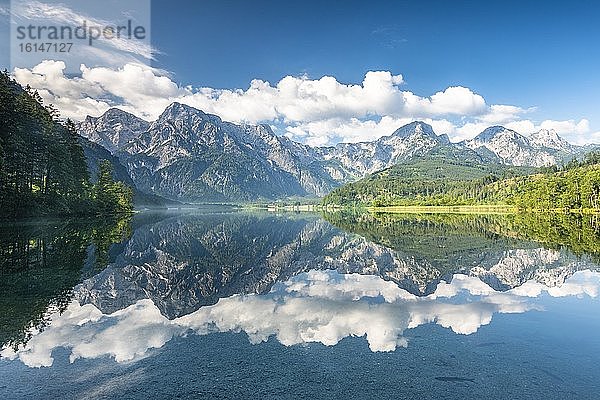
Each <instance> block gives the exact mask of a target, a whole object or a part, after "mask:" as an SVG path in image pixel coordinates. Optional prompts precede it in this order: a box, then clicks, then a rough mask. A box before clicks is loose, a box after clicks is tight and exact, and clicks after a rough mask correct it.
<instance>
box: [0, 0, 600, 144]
mask: <svg viewBox="0 0 600 400" xmlns="http://www.w3.org/2000/svg"><path fill="white" fill-rule="evenodd" d="M137 1H140V0H137ZM142 1H143V0H142ZM2 4H4V5H6V4H7V3H6V0H0V5H2ZM599 17H600V3H598V2H596V1H573V2H571V3H568V4H566V3H564V2H561V3H559V2H545V3H544V4H542V3H540V2H534V1H530V2H526V1H511V0H508V1H497V2H487V1H462V2H459V1H453V2H449V1H395V2H392V1H386V2H384V1H373V0H372V1H345V2H343V3H341V2H339V3H336V2H325V1H303V2H283V1H260V0H258V1H241V0H240V1H222V0H221V1H216V0H215V1H159V0H155V1H152V24H151V30H152V44H153V46H154V47H155V48H156V49H157V50H158V52H157V54H156V57H155V60H153V61H152V62H151V64H152V66H153V67H154V68H156V69H155V70H153V71H152V73H151V75H152V76H148V71H146V70H140V69H137V70H136V69H135V68H131V67H130V68H129V69H128V70H127V71H124V70H119V71H120V72H119V73H117V72H114V71H106V70H103V69H102V70H101V69H99V68H98V69H94V68H95V67H101V65H87V68H88V69H86V70H85V71H84V72H83V73H82V76H83V78H81V79H79V78H77V77H75V78H73V79H71V78H70V77H67V76H66V75H63V74H64V68H63V69H61V68H62V67H61V65H60V64H59V63H56V62H57V61H61V60H60V59H56V58H54V59H53V61H54V64H45V65H44V66H43V68H41V67H40V68H38V69H37V70H36V71H35V73H33V72H32V71H21V72H20V73H19V74H17V75H16V76H17V78H18V79H19V80H20V81H21V82H22V83H29V84H31V85H32V86H33V87H36V88H38V89H40V91H41V92H42V96H43V97H44V98H45V99H47V100H48V101H49V102H54V103H55V104H57V105H58V107H59V109H61V110H63V111H64V114H65V115H68V116H70V117H73V118H76V119H77V118H82V117H83V116H84V114H86V113H88V114H98V113H100V112H102V111H103V110H105V109H106V108H108V107H109V106H119V107H121V108H123V109H126V110H128V111H131V112H133V113H135V114H137V115H139V116H142V117H144V118H146V119H152V118H155V117H156V115H158V114H159V112H160V110H161V109H162V108H163V106H164V105H165V104H167V103H168V102H169V101H174V100H177V101H181V102H186V103H189V104H191V105H194V106H196V107H198V108H203V109H204V110H206V111H208V112H213V113H217V114H219V115H221V116H222V117H224V118H226V119H230V120H233V121H235V122H250V123H258V122H262V123H268V124H271V125H272V126H273V127H274V128H275V129H277V131H278V133H280V134H287V135H289V136H290V137H293V138H294V139H297V140H300V141H305V142H308V143H312V144H331V143H335V142H339V141H345V140H349V141H357V140H371V139H373V138H375V137H378V136H381V135H382V134H386V133H391V132H389V131H390V130H393V128H394V127H396V126H397V125H398V124H401V123H405V122H407V121H409V120H413V119H424V120H426V121H428V122H430V123H432V125H434V128H435V129H436V131H438V133H449V134H450V136H451V138H453V139H454V140H461V139H464V138H467V137H472V136H474V135H475V134H476V133H477V132H479V131H481V130H482V129H483V128H484V127H485V126H489V125H493V124H503V125H506V126H508V127H511V128H512V129H515V130H518V131H519V132H521V133H524V134H528V133H531V132H532V131H533V130H537V129H540V128H552V129H556V130H557V131H558V132H559V133H560V134H561V135H563V136H565V137H567V138H568V139H569V140H571V141H573V142H578V143H583V142H590V141H594V142H600V115H598V110H600V94H599V92H600V90H599V89H600V72H599V71H600V68H599V67H598V66H599V65H600V45H599V43H600V24H599V23H598V18H599ZM7 26H8V24H7V23H6V21H5V22H4V23H2V24H0V34H2V35H4V36H6V33H7V30H8V27H7ZM6 49H7V44H6V43H3V44H2V48H1V50H2V54H3V55H5V54H6V53H7V52H6V51H5V50H6ZM0 61H1V64H2V65H1V66H2V67H4V66H6V65H8V60H5V59H4V58H2V59H0ZM76 68H77V69H78V68H79V67H78V66H76ZM111 68H116V69H117V70H118V68H117V67H114V66H112V67H111ZM82 71H83V70H82ZM369 71H373V72H374V71H385V73H386V74H387V75H385V74H383V75H382V74H379V75H377V76H375V75H376V74H372V75H371V78H373V79H370V82H371V84H370V87H369V88H367V87H366V86H365V84H366V80H365V75H366V74H368V73H369ZM40 74H41V75H43V79H40V78H39V77H40ZM400 75H401V76H402V78H400V77H399V76H400ZM323 76H331V77H333V78H334V83H335V85H334V84H333V83H332V82H330V81H324V80H320V79H321V78H322V77H323ZM285 77H294V78H295V79H294V80H287V79H285ZM63 78H65V79H70V81H69V83H68V84H69V85H71V86H70V90H65V89H64V88H65V87H66V85H67V84H66V83H65V82H64V81H63ZM163 78H164V79H163ZM77 79H79V80H77ZM256 79H258V80H260V82H259V84H258V85H255V86H253V88H254V89H252V88H251V90H249V87H250V85H251V84H250V82H251V81H252V80H256ZM261 82H262V83H261ZM266 82H269V83H268V84H266ZM282 82H283V83H286V85H284V86H285V88H283V89H282V87H283V86H282ZM86 85H87V86H86ZM332 85H333V86H332ZM82 87H86V88H87V90H83V89H81V88H82ZM98 87H100V89H98ZM379 87H382V89H381V90H382V92H385V95H382V96H381V97H378V96H376V95H375V94H374V91H376V90H379V89H377V88H379ZM454 87H458V89H456V90H448V88H454ZM140 88H141V89H140ZM202 88H204V89H202ZM75 89H77V90H79V91H80V93H79V94H78V95H75V96H73V93H74V91H75ZM238 89H239V90H238ZM61 90H62V91H63V92H64V94H61ZM135 90H137V92H135ZM290 91H292V92H294V91H295V92H297V93H299V94H298V97H297V98H292V97H293V96H292V97H290V96H291V95H290ZM92 92H94V93H96V94H90V93H92ZM438 92H439V93H441V95H440V96H436V95H435V94H436V93H438ZM306 97H310V99H311V101H310V102H306V101H304V100H306ZM323 97H324V98H325V100H326V101H324V102H322V101H321V100H322V98H323ZM436 97H437V98H436ZM269 102H272V103H273V104H268V103H269ZM369 102H372V103H373V104H375V105H374V106H372V107H371V106H370V105H369ZM84 105H85V106H84ZM269 107H270V108H269ZM266 108H269V109H268V110H266ZM299 109H302V110H307V109H308V110H309V111H307V112H304V111H302V110H299Z"/></svg>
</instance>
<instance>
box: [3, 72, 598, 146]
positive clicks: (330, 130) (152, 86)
mask: <svg viewBox="0 0 600 400" xmlns="http://www.w3.org/2000/svg"><path fill="white" fill-rule="evenodd" d="M64 71H65V64H64V62H61V61H44V62H42V63H40V64H39V65H37V66H36V67H34V68H32V69H25V68H17V69H15V71H14V76H15V78H16V79H17V81H19V82H20V83H21V84H23V85H26V84H28V85H30V86H31V87H32V88H34V89H37V90H38V91H39V92H40V95H41V96H42V98H43V99H44V100H45V101H46V102H48V103H52V104H54V105H56V106H57V107H58V109H59V110H60V111H61V113H62V115H63V116H64V117H69V118H72V119H75V120H81V119H83V118H84V117H85V116H86V115H92V116H98V115H100V114H101V113H103V112H104V111H106V110H107V109H108V108H110V107H119V108H121V109H123V110H125V111H129V112H131V113H133V114H135V115H138V116H140V117H142V118H144V119H147V120H153V119H155V118H157V117H158V115H160V113H161V112H162V111H163V110H164V108H165V107H167V106H168V105H169V104H170V103H172V102H174V101H177V102H180V103H183V104H187V105H190V106H193V107H196V108H198V109H201V110H203V111H205V112H208V113H213V114H217V115H219V116H220V117H221V118H223V119H224V120H228V121H232V122H238V123H267V124H271V125H274V126H277V127H279V128H281V129H278V131H279V132H281V133H283V134H286V135H287V136H289V137H291V138H293V139H295V140H299V141H302V142H305V143H308V144H311V145H331V144H335V143H338V142H341V141H344V142H358V141H368V140H374V139H377V138H379V137H381V136H383V135H389V134H391V133H392V132H393V131H394V130H396V129H397V128H399V127H400V126H402V125H403V124H406V123H409V122H412V121H414V120H417V119H418V120H423V121H425V122H427V123H429V124H431V125H432V126H433V127H434V129H435V131H436V132H437V133H438V134H448V135H449V136H450V138H451V139H452V140H453V141H459V140H463V139H468V138H471V137H474V136H475V135H477V134H478V133H480V132H481V131H482V130H483V129H485V128H487V127H488V126H490V125H496V124H503V125H505V126H507V127H509V128H511V129H515V130H517V131H518V132H520V133H522V134H526V135H527V134H530V133H533V132H534V131H536V130H539V129H541V128H551V129H555V130H556V131H557V132H558V133H559V134H561V135H564V136H565V137H566V138H568V139H569V140H572V141H574V142H577V143H585V142H589V141H592V140H594V139H597V138H598V136H600V135H599V134H592V133H591V129H590V124H589V121H588V120H587V119H581V120H579V121H576V120H566V121H552V120H546V121H537V122H536V121H533V120H531V119H526V118H525V116H527V115H528V114H530V113H532V112H534V111H535V108H532V107H529V108H522V107H519V106H515V105H506V104H488V103H486V101H485V99H484V98H483V96H481V95H480V94H477V93H475V92H474V91H473V90H471V89H469V88H466V87H462V86H452V87H448V88H446V89H444V90H441V91H438V92H436V93H434V94H432V95H430V96H421V95H417V94H415V93H413V92H411V91H408V90H406V88H405V82H404V78H403V77H402V75H399V74H393V73H391V72H389V71H368V72H367V73H366V74H365V76H364V78H363V80H362V82H361V83H360V84H347V83H342V82H339V81H338V80H337V79H336V78H335V77H333V76H324V77H321V78H319V79H312V78H309V77H307V76H286V77H283V78H282V79H281V80H279V81H278V82H276V83H274V84H273V83H270V82H267V81H264V80H260V79H254V80H252V81H251V82H250V85H249V87H248V88H247V89H215V88H210V87H191V86H183V85H180V84H177V83H176V82H175V81H173V79H172V78H171V77H170V76H169V75H168V74H167V73H165V72H164V71H160V70H156V69H153V68H150V67H148V66H145V65H142V64H132V63H127V64H125V65H123V66H122V67H120V68H108V67H87V66H85V65H81V68H80V71H81V75H80V76H75V77H72V76H66V75H65V73H64Z"/></svg>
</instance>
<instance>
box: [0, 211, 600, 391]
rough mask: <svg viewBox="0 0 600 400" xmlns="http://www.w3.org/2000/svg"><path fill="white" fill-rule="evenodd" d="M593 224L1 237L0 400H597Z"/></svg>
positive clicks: (265, 218)
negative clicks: (202, 399) (193, 399)
mask: <svg viewBox="0 0 600 400" xmlns="http://www.w3.org/2000/svg"><path fill="white" fill-rule="evenodd" d="M599 261H600V221H599V220H598V216H594V215H591V216H581V215H556V214H555V215H550V214H548V215H545V214H505V215H504V214H497V215H468V214H368V213H341V212H340V213H331V214H325V215H320V214H316V213H314V214H313V213H291V212H288V213H268V212H261V211H244V210H235V209H227V208H220V209H216V208H206V209H198V210H172V211H145V212H140V213H137V214H136V215H135V216H133V217H131V218H125V219H112V220H111V219H102V220H59V219H54V220H53V219H48V220H40V221H36V222H31V221H30V222H23V223H18V224H6V223H5V224H4V225H1V226H0V268H1V269H0V278H1V279H0V291H1V297H0V345H1V349H2V350H1V353H0V396H1V397H2V398H10V399H12V398H15V399H21V398H25V399H40V398H61V399H80V398H85V399H96V398H98V399H99V398H103V399H104V398H126V399H147V398H210V399H241V398H273V399H298V398H311V399H312V398H323V399H330V398H348V397H353V398H377V399H387V398H390V399H399V398H421V399H437V398H443V399H467V398H473V399H480V398H488V399H507V398H510V399H516V398H519V399H540V398H544V399H567V398H569V399H570V398H574V399H575V398H577V399H598V398H600V368H598V366H597V364H598V360H600V335H598V332H599V331H600V303H599V300H598V292H599V289H600V267H599V264H598V263H599Z"/></svg>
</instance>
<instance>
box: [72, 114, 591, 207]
mask: <svg viewBox="0 0 600 400" xmlns="http://www.w3.org/2000/svg"><path fill="white" fill-rule="evenodd" d="M78 131H79V134H80V135H81V136H82V137H83V138H85V139H87V140H89V141H91V142H93V143H96V144H98V145H100V146H102V147H103V148H105V149H106V150H107V151H108V152H109V153H110V154H111V156H112V157H113V160H112V161H113V164H114V163H115V162H116V161H118V164H120V165H117V166H116V167H115V170H119V171H122V170H125V171H127V173H128V178H129V180H127V179H126V178H124V179H123V180H124V181H126V183H130V182H133V184H134V186H135V188H136V189H137V190H138V191H140V192H142V193H147V194H151V195H154V196H161V197H164V198H167V199H171V200H176V201H185V202H197V203H201V202H231V201H241V202H249V201H259V200H274V199H284V198H293V197H307V196H312V197H320V196H324V195H326V194H327V193H329V192H330V191H331V190H332V189H334V188H336V187H338V186H340V185H342V184H345V183H348V182H352V181H355V180H357V179H360V178H362V177H365V176H367V175H369V174H372V173H374V172H377V171H380V170H382V169H385V168H389V167H391V166H394V165H402V164H406V163H411V162H413V161H414V160H416V159H427V158H428V157H434V156H435V157H440V156H439V155H440V154H443V155H444V156H443V157H448V156H451V157H452V159H453V160H454V162H456V160H463V161H465V162H468V163H469V164H470V165H474V164H475V165H497V166H499V167H501V166H530V167H542V166H551V165H556V164H562V163H565V162H567V161H568V160H570V159H572V158H574V157H580V156H582V155H583V154H585V153H586V152H589V151H591V150H593V147H592V146H575V145H572V144H570V143H568V142H567V141H565V140H564V139H562V138H561V137H559V136H558V135H557V134H556V132H554V131H548V130H541V131H539V132H536V133H534V134H532V135H531V136H529V137H526V136H523V135H521V134H519V133H517V132H515V131H513V130H510V129H507V128H505V127H502V126H494V127H490V128H487V129H485V130H484V131H483V132H481V133H480V134H479V135H477V136H476V137H475V138H473V139H470V140H465V141H462V142H460V143H452V142H451V141H450V140H449V138H448V136H447V135H437V134H436V133H435V132H434V130H433V128H432V127H431V126H430V125H428V124H426V123H424V122H420V121H415V122H412V123H410V124H408V125H405V126H402V127H400V128H399V129H397V130H396V131H395V132H393V133H392V134H391V135H389V136H383V137H381V138H379V139H377V140H374V141H371V142H360V143H340V144H337V145H335V146H329V147H311V146H308V145H305V144H302V143H298V142H295V141H293V140H291V139H289V138H288V137H286V136H278V135H276V134H275V133H274V132H273V131H272V129H271V128H270V127H269V126H268V125H244V124H243V125H237V124H233V123H231V122H226V121H223V120H221V118H220V117H218V116H216V115H211V114H206V113H204V112H202V111H200V110H197V109H195V108H193V107H190V106H187V105H183V104H180V103H173V104H171V105H170V106H169V107H167V108H166V109H165V110H164V112H163V113H162V114H161V115H160V116H159V117H158V118H157V119H156V120H155V121H152V122H147V121H144V120H142V119H140V118H138V117H136V116H134V115H132V114H130V113H127V112H125V111H122V110H120V109H116V108H112V109H110V110H108V111H107V112H105V113H104V114H103V115H101V116H100V117H90V116H88V117H87V118H86V119H85V120H84V121H82V122H81V123H80V124H79V126H78ZM88 147H89V146H88ZM443 157H442V159H443Z"/></svg>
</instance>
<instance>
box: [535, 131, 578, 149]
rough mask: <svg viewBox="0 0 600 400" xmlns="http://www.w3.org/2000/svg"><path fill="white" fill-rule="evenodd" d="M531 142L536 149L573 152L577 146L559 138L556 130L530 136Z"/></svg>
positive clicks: (539, 132)
mask: <svg viewBox="0 0 600 400" xmlns="http://www.w3.org/2000/svg"><path fill="white" fill-rule="evenodd" d="M529 142H530V143H531V144H532V145H533V146H536V147H546V148H548V149H553V150H558V151H566V152H571V151H573V150H575V152H577V149H576V146H573V145H572V144H571V143H569V142H567V141H566V140H565V139H563V138H561V137H560V136H558V134H557V133H556V131H555V130H554V129H551V130H548V129H541V130H539V131H538V132H535V133H533V134H531V135H530V136H529Z"/></svg>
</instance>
